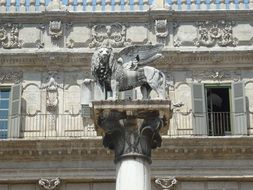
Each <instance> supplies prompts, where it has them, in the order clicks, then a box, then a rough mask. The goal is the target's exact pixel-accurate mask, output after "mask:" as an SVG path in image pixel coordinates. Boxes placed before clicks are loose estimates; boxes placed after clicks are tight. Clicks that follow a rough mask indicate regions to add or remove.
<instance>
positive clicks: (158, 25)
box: [155, 19, 169, 38]
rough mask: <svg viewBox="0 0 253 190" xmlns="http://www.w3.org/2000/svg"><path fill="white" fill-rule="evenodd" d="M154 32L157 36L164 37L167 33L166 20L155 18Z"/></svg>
mask: <svg viewBox="0 0 253 190" xmlns="http://www.w3.org/2000/svg"><path fill="white" fill-rule="evenodd" d="M155 34H156V37H158V38H166V37H167V36H168V34H169V31H168V25H167V20H166V19H163V20H156V21H155Z"/></svg>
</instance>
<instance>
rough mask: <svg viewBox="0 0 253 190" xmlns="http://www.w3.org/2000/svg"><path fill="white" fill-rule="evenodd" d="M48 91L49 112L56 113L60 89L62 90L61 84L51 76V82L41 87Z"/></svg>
mask: <svg viewBox="0 0 253 190" xmlns="http://www.w3.org/2000/svg"><path fill="white" fill-rule="evenodd" d="M41 88H42V89H46V93H47V96H46V97H47V110H48V111H49V112H55V111H56V110H57V107H58V103H59V100H58V88H62V86H61V85H60V84H58V83H57V82H56V81H55V78H54V76H51V77H50V79H49V81H48V82H47V83H46V84H45V85H43V86H42V87H41Z"/></svg>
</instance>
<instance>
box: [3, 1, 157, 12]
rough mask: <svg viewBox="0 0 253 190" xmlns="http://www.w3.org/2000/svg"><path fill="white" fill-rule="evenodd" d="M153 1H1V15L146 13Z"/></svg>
mask: <svg viewBox="0 0 253 190" xmlns="http://www.w3.org/2000/svg"><path fill="white" fill-rule="evenodd" d="M151 5H152V1H151V0H129V1H126V0H85V1H83V0H64V1H57V0H53V1H48V0H1V1H0V13H30V12H31V13H34V12H43V11H59V10H61V11H69V12H114V11H115V12H119V11H120V12H124V11H130V12H131V11H146V10H148V9H149V8H150V6H151Z"/></svg>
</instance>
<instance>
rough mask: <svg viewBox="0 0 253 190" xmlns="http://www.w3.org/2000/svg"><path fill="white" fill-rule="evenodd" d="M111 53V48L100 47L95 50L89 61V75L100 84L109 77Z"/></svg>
mask: <svg viewBox="0 0 253 190" xmlns="http://www.w3.org/2000/svg"><path fill="white" fill-rule="evenodd" d="M112 59H113V52H112V49H111V48H107V47H101V48H99V49H98V50H96V51H95V52H94V54H93V56H92V60H91V73H92V75H93V76H94V77H95V79H97V80H98V81H99V83H100V84H102V83H104V82H106V80H108V79H109V78H110V77H111V64H112Z"/></svg>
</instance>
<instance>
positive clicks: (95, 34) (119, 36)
mask: <svg viewBox="0 0 253 190" xmlns="http://www.w3.org/2000/svg"><path fill="white" fill-rule="evenodd" d="M127 44H128V42H126V27H125V26H124V25H122V24H119V23H113V24H111V25H105V24H100V25H95V26H93V27H92V29H91V43H90V44H89V47H90V48H94V47H101V46H103V45H104V46H111V47H123V46H125V45H127Z"/></svg>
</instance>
